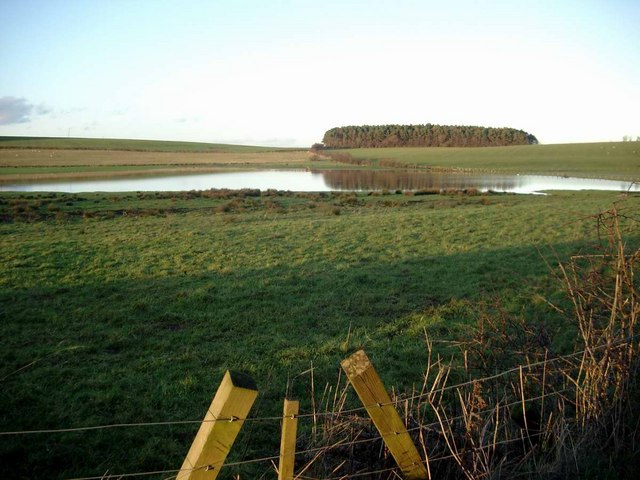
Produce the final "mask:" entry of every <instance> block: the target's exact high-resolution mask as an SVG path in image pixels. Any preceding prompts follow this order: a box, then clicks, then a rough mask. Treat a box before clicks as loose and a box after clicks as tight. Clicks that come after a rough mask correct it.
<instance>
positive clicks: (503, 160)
mask: <svg viewBox="0 0 640 480" xmlns="http://www.w3.org/2000/svg"><path fill="white" fill-rule="evenodd" d="M338 151H339V152H347V153H349V154H350V155H351V156H352V157H353V158H355V159H364V160H370V161H371V162H372V164H373V165H374V166H376V165H380V164H385V163H386V164H387V165H388V164H393V163H396V164H397V165H398V166H400V165H407V166H418V167H438V168H444V169H477V170H485V171H495V172H504V173H537V174H553V175H568V176H576V177H598V178H616V179H627V180H639V179H640V142H609V143H576V144H565V145H522V146H513V147H483V148H363V149H351V150H338Z"/></svg>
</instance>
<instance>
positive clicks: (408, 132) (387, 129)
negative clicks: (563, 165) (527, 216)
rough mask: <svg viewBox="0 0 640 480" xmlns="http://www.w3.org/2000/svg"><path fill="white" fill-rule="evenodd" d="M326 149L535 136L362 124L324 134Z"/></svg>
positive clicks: (498, 141) (517, 140)
mask: <svg viewBox="0 0 640 480" xmlns="http://www.w3.org/2000/svg"><path fill="white" fill-rule="evenodd" d="M323 143H324V145H325V147H328V148H381V147H499V146H506V145H532V144H537V143H538V140H537V139H536V137H535V136H533V135H531V134H530V133H527V132H525V131H522V130H516V129H515V128H488V127H472V126H457V125H455V126H452V125H432V124H430V123H427V124H426V125H361V126H348V127H337V128H332V129H331V130H328V131H327V132H326V133H325V134H324V139H323Z"/></svg>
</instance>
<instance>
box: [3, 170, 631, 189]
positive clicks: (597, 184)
mask: <svg viewBox="0 0 640 480" xmlns="http://www.w3.org/2000/svg"><path fill="white" fill-rule="evenodd" d="M211 188H216V189H241V188H252V189H260V190H263V191H264V190H269V189H275V190H291V191H298V192H326V191H331V190H348V191H369V190H384V189H388V190H423V189H428V190H432V189H437V190H439V189H450V188H452V189H465V188H476V189H478V190H480V191H488V190H492V191H496V192H511V193H536V192H540V191H543V190H610V191H626V190H630V191H634V192H637V191H640V185H636V184H631V183H630V182H624V181H616V180H599V179H584V178H571V177H550V176H542V175H484V174H468V173H421V172H405V171H402V172H399V171H371V170H321V171H315V172H309V171H303V170H263V171H250V172H226V173H206V174H197V175H173V176H164V177H157V176H156V177H138V178H131V177H129V178H110V179H100V180H66V181H58V182H47V183H44V182H38V183H23V184H13V185H0V191H32V192H35V191H48V192H74V193H78V192H132V191H181V190H208V189H211Z"/></svg>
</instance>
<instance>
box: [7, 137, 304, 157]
mask: <svg viewBox="0 0 640 480" xmlns="http://www.w3.org/2000/svg"><path fill="white" fill-rule="evenodd" d="M0 148H43V149H71V150H123V151H144V152H194V153H203V152H227V153H250V152H270V151H286V150H295V149H287V148H277V147H257V146H246V145H228V144H223V143H202V142H175V141H161V140H126V139H114V138H65V137H0ZM297 150H300V149H297Z"/></svg>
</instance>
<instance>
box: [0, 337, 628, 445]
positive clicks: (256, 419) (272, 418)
mask: <svg viewBox="0 0 640 480" xmlns="http://www.w3.org/2000/svg"><path fill="white" fill-rule="evenodd" d="M633 338H634V336H631V337H628V338H626V339H622V340H620V341H618V342H614V343H611V344H604V345H600V346H598V347H594V348H591V349H584V350H580V351H578V352H574V353H571V354H568V355H561V356H558V357H553V358H548V359H545V360H541V361H539V362H534V363H529V364H525V365H519V366H517V367H514V368H511V369H509V370H505V371H503V372H499V373H496V374H494V375H489V376H485V377H481V378H476V379H473V380H468V381H466V382H461V383H457V384H455V385H448V386H444V387H440V388H436V389H432V390H429V392H426V393H421V394H418V395H411V396H409V397H398V398H396V399H394V400H392V401H391V402H386V403H379V404H375V405H367V406H361V407H355V408H351V409H346V410H341V411H339V412H335V411H327V412H309V413H301V414H297V415H295V416H294V418H298V419H300V418H314V417H316V418H318V417H330V416H336V415H341V416H344V415H350V414H353V413H357V412H362V411H365V410H367V409H368V408H372V407H376V406H377V407H384V406H388V405H396V406H397V405H398V404H400V403H402V402H407V401H410V400H420V399H423V398H426V397H429V396H431V395H433V394H435V393H443V392H446V391H449V390H454V389H456V388H461V387H465V386H469V385H473V384H474V383H481V382H486V381H489V380H495V379H497V378H500V377H503V376H505V375H508V374H511V373H516V372H519V371H520V368H526V369H531V368H534V367H538V366H542V365H546V364H550V363H555V362H558V361H562V360H567V359H570V358H573V357H578V356H580V355H583V354H584V353H587V352H589V351H594V350H600V349H605V348H610V347H611V346H618V345H624V344H625V343H626V342H628V341H629V340H632V339H633ZM283 418H284V417H283V416H282V415H279V416H270V417H248V418H244V419H241V418H237V417H230V418H228V417H218V418H212V419H201V420H167V421H156V422H128V423H113V424H105V425H91V426H86V427H69V428H52V429H37V430H16V431H4V432H0V436H16V435H34V434H54V433H72V432H84V431H92V430H104V429H113V428H129V427H153V426H171V425H192V424H202V423H209V422H217V421H223V422H236V421H241V422H276V421H277V422H280V421H282V420H283Z"/></svg>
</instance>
